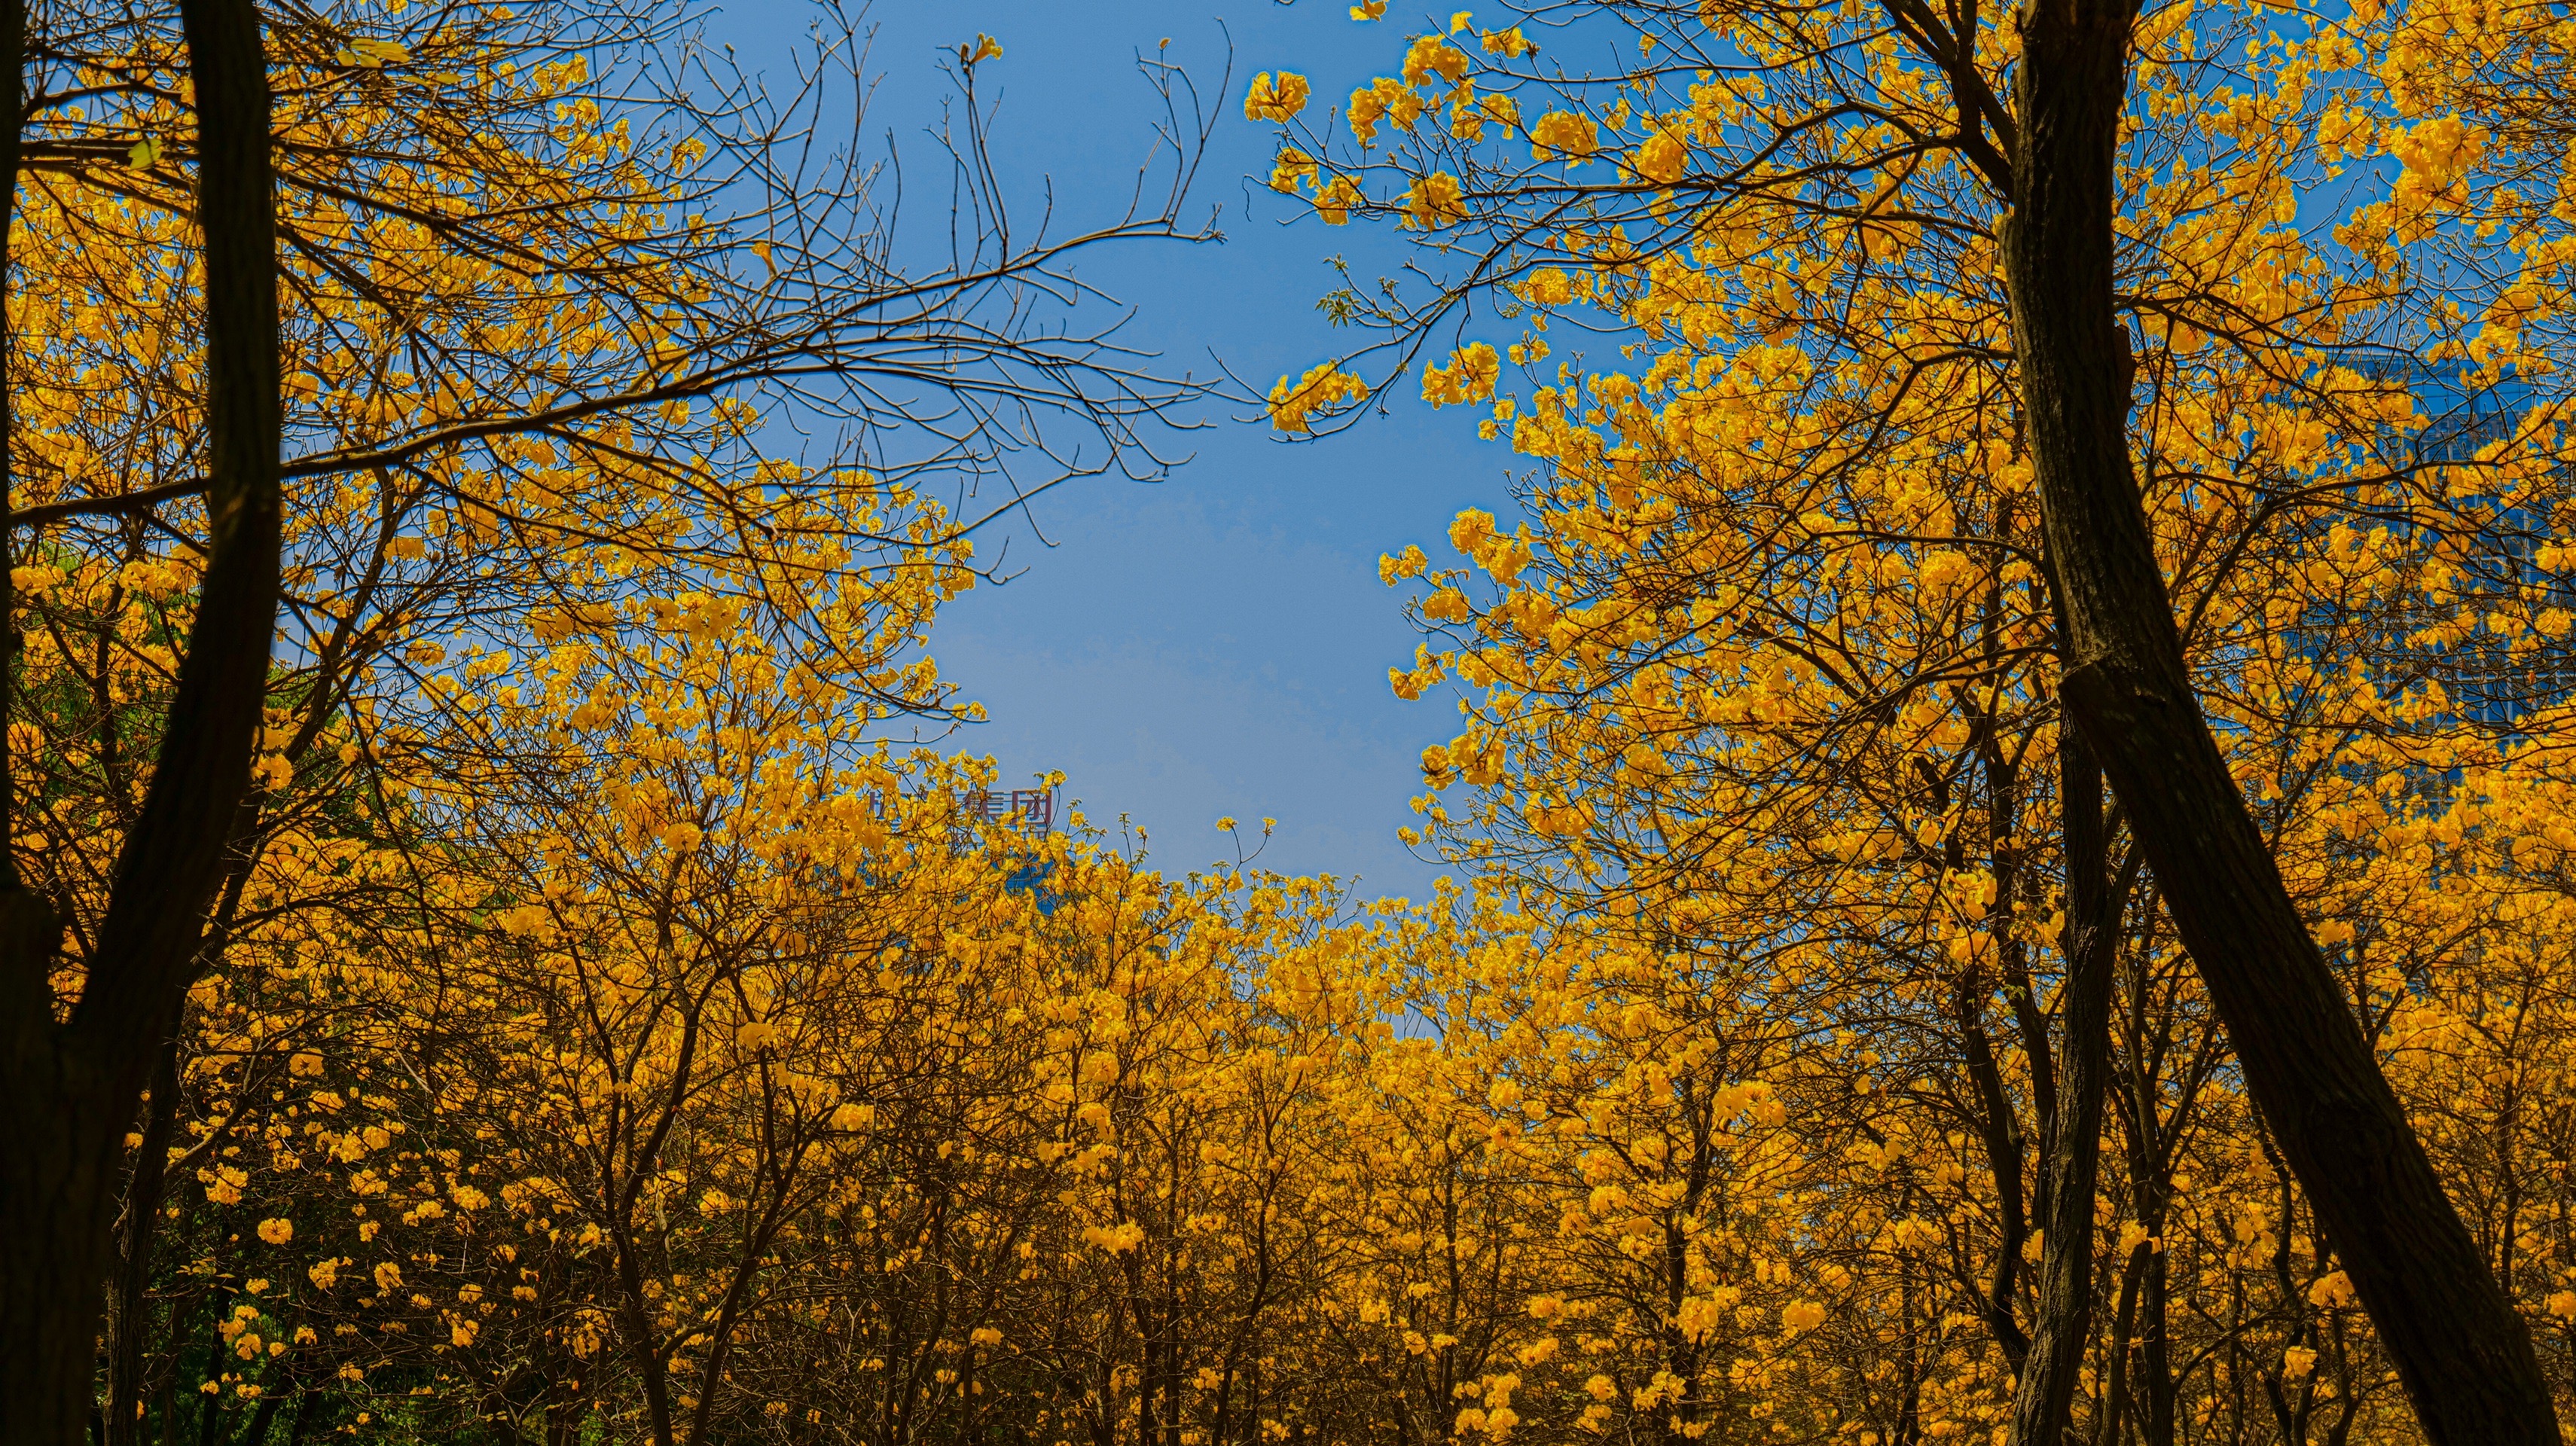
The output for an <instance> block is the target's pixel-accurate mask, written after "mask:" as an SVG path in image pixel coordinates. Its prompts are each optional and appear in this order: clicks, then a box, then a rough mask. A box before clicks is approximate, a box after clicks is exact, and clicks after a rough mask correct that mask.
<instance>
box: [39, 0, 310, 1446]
mask: <svg viewBox="0 0 2576 1446" xmlns="http://www.w3.org/2000/svg"><path fill="white" fill-rule="evenodd" d="M179 14H180V23H181V28H182V30H183V32H184V34H185V37H186V40H187V45H188V69H189V79H190V83H191V86H192V88H193V90H194V92H195V107H196V117H197V132H196V137H195V160H196V170H197V175H196V180H197V217H196V219H197V225H198V229H199V232H200V233H201V235H202V237H203V242H204V247H205V252H204V261H205V265H204V271H203V276H204V287H205V308H206V356H205V373H206V377H207V398H206V432H207V442H206V477H207V483H208V485H207V491H206V521H207V529H206V530H207V537H206V554H205V555H206V568H205V573H204V575H203V579H202V583H201V586H200V589H199V595H198V605H197V616H196V621H195V623H194V625H193V626H192V627H191V629H190V631H189V637H188V647H187V653H186V656H185V657H184V658H182V659H181V661H180V664H179V677H178V684H177V687H176V688H175V689H174V691H173V693H172V695H171V703H170V711H169V716H168V719H167V721H166V723H165V725H164V728H163V735H162V744H161V750H160V755H159V757H158V758H157V759H156V760H155V763H154V770H153V775H152V783H151V786H150V788H149V789H148V790H146V792H145V794H144V798H143V807H142V809H141V810H140V811H139V812H138V813H137V815H136V818H135V822H134V826H133V829H132V831H131V832H129V833H128V834H127V835H126V839H125V843H124V846H123V848H122V850H121V851H120V853H119V855H118V857H117V861H116V871H115V875H114V880H113V882H112V884H111V886H110V889H109V893H108V901H107V909H106V914H105V917H104V918H102V919H101V921H100V923H99V928H98V933H97V938H96V944H95V946H94V948H93V950H92V952H91V954H90V958H89V961H88V963H89V969H88V975H87V977H86V979H85V980H84V981H83V982H82V986H81V994H80V999H79V1002H78V1003H77V1004H75V1005H74V1006H73V1007H72V1010H71V1017H70V1019H69V1020H68V1021H62V1022H58V1020H57V1010H56V1003H55V997H54V989H53V982H52V978H51V970H52V966H53V961H54V956H55V950H56V947H57V943H58V939H59V933H60V931H59V926H58V924H57V921H56V918H55V916H54V913H53V910H52V908H51V907H50V905H49V904H48V903H47V901H45V900H44V899H41V898H39V897H37V896H36V895H35V894H34V893H32V892H30V891H28V890H26V889H25V888H23V887H19V886H17V885H16V882H15V880H14V878H11V879H9V880H6V883H7V885H8V886H7V887H0V1090H5V1091H6V1092H7V1100H8V1107H7V1108H6V1109H5V1110H0V1441H8V1442H12V1443H16V1442H26V1443H28V1446H76V1443H79V1442H80V1441H81V1440H82V1438H83V1436H84V1435H85V1434H86V1433H87V1431H88V1430H89V1421H90V1392H91V1386H92V1373H93V1370H94V1367H95V1364H96V1343H97V1327H98V1317H99V1306H100V1302H101V1296H102V1286H103V1285H104V1282H105V1280H106V1276H107V1266H108V1258H109V1255H110V1251H109V1248H108V1244H109V1240H108V1238H109V1233H110V1230H111V1227H112V1225H113V1219H112V1216H113V1212H114V1208H115V1203H116V1189H117V1183H118V1181H117V1175H118V1170H117V1165H118V1163H119V1161H120V1160H121V1159H122V1156H123V1149H124V1137H125V1131H126V1128H127V1126H128V1125H129V1124H130V1123H131V1122H132V1120H133V1118H134V1113H135V1108H136V1105H137V1101H138V1100H139V1098H140V1097H141V1095H142V1093H143V1086H144V1082H145V1080H146V1079H147V1078H148V1077H149V1075H150V1074H151V1071H152V1066H153V1061H154V1059H155V1057H156V1055H157V1054H158V1051H159V1047H160V1045H161V1044H162V1042H163V1041H164V1040H165V1038H166V1037H167V1034H168V1031H169V1030H170V1029H171V1028H173V1027H174V1025H175V1023H176V1020H177V1017H178V1010H179V1003H180V1000H181V998H182V997H183V996H184V994H185V993H186V990H187V987H188V982H189V976H190V974H191V972H192V971H193V968H194V965H195V961H196V957H197V945H198V940H199V936H200V934H201V932H202V930H203V928H204V923H205V914H206V906H207V904H208V902H209V901H210V899H211V897H212V895H213V893H214V888H215V883H216V881H217V879H218V877H219V876H220V874H221V870H222V863H223V855H224V848H225V844H226V841H227V839H228V838H229V836H230V831H231V825H232V820H233V815H234V809H235V808H236V806H237V805H238V804H239V803H240V800H241V797H242V794H243V792H244V790H245V788H246V786H247V785H248V782H249V778H250V763H251V752H252V744H253V742H254V738H255V733H256V729H257V727H258V724H259V720H260V713H261V707H262V704H263V702H264V701H265V693H266V688H267V680H268V656H269V643H270V640H271V637H272V634H273V633H274V630H275V628H276V620H277V587H278V536H279V528H278V522H279V518H278V509H279V504H278V446H279V433H280V427H279V397H278V348H279V330H278V311H277V241H276V216H275V209H274V208H275V201H274V186H273V183H272V179H271V170H270V160H269V93H268V74H267V64H266V59H265V56H264V53H263V48H262V45H261V40H260V22H259V11H258V8H257V5H256V3H255V0H181V3H180V6H179ZM23 35H24V8H23V4H22V3H19V0H10V3H9V5H8V7H7V10H6V12H5V13H4V14H0V46H9V47H10V48H12V49H13V50H15V51H16V53H15V54H12V55H9V56H7V57H6V60H8V61H9V62H11V63H12V64H13V69H12V70H11V74H10V83H11V84H12V85H13V86H15V85H16V84H17V82H18V74H19V71H18V70H17V69H16V68H14V67H15V66H21V65H23V60H24V54H23V49H24V47H23ZM13 42H15V44H13ZM12 123H13V124H14V121H13V122H12ZM0 152H5V153H0V161H5V162H9V163H11V169H12V170H13V172H14V159H15V152H16V138H15V135H14V133H13V134H12V135H11V136H10V138H9V140H8V142H7V143H6V145H5V147H0ZM6 179H7V180H9V181H10V182H12V183H14V180H15V176H14V174H12V175H10V176H9V177H7V178H6ZM13 189H14V184H13ZM4 235H5V232H0V236H4ZM0 631H5V628H0ZM0 721H5V720H0ZM4 732H5V730H0V733H4ZM8 802H9V800H6V799H0V806H5V805H6V804H7V803H8ZM0 824H5V820H0ZM4 847H5V834H0V848H4ZM13 872H14V871H13Z"/></svg>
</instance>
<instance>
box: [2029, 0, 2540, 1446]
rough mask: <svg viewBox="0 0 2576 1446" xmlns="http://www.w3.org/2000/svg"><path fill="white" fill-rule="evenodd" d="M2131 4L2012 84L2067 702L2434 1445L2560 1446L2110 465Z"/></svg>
mask: <svg viewBox="0 0 2576 1446" xmlns="http://www.w3.org/2000/svg"><path fill="white" fill-rule="evenodd" d="M2132 18H2133V11H2132V8H2131V5H2130V4H2129V0H2038V3H2036V4H2034V5H2032V6H2031V7H2030V8H2029V9H2028V10H2027V11H2025V12H2024V16H2023V19H2022V21H2021V27H2022V60H2021V64H2020V65H2019V67H2018V68H2017V69H2016V70H2015V72H2014V98H2015V102H2016V104H2015V110H2016V111H2017V112H2018V117H2017V122H2018V129H2019V137H2018V140H2017V143H2016V145H2015V147H2014V154H2013V169H2012V179H2013V201H2014V209H2013V213H2012V216H2011V218H2010V220H2009V221H2008V222H2007V223H2006V224H2005V226H2004V228H2003V242H2004V274H2005V278H2006V284H2007V286H2008V288H2009V290H2010V294H2011V303H2012V327H2013V345H2014V350H2015V354H2016V358H2017V361H2018V364H2019V367H2020V372H2021V387H2022V398H2023V410H2024V414H2025V420H2026V422H2027V425H2028V426H2029V429H2030V432H2029V435H2030V442H2031V460H2032V464H2033V471H2034V473H2035V475H2036V480H2037V483H2038V490H2039V496H2040V501H2041V504H2042V509H2043V511H2044V513H2045V517H2046V523H2047V537H2048V550H2049V552H2050V554H2051V556H2052V558H2053V559H2054V561H2055V563H2056V568H2057V572H2058V579H2059V583H2060V587H2061V596H2060V604H2061V607H2062V608H2063V619H2062V621H2063V623H2064V625H2065V628H2066V635H2067V642H2068V653H2069V655H2070V656H2069V662H2070V663H2071V664H2072V665H2073V666H2071V667H2070V668H2069V670H2068V672H2067V675H2066V678H2065V682H2064V685H2063V688H2064V696H2065V701H2066V704H2067V708H2068V711H2069V712H2070V713H2071V714H2072V715H2073V716H2074V718H2075V721H2076V723H2077V725H2078V726H2079V727H2081V728H2082V730H2083V732H2084V736H2085V738H2086V740H2087V741H2088V742H2090V743H2091V744H2092V746H2093V751H2094V753H2095V755H2096V756H2097V757H2098V758H2100V760H2101V763H2102V769H2103V771H2104V772H2105V773H2106V774H2108V775H2109V777H2110V779H2111V784H2112V787H2113V788H2114V789H2115V790H2116V792H2117V793H2118V795H2119V799H2120V802H2121V805H2122V807H2123V808H2124V809H2125V810H2126V811H2127V816H2128V820H2129V825H2130V828H2131V829H2132V831H2133V832H2134V834H2135V836H2136V838H2137V840H2138V844H2139V846H2140V847H2141V848H2142V849H2143V850H2144V851H2145V854H2146V858H2147V862H2148V863H2149V864H2150V865H2151V866H2152V867H2153V868H2154V870H2155V874H2156V881H2157V884H2158V886H2159V887H2160V888H2161V889H2162V890H2163V892H2164V896H2165V900H2166V907H2167V908H2168V909H2169V910H2170V911H2171V912H2172V915H2173V919H2174V925H2175V928H2176V929H2177V930H2178V931H2179V932H2180V934H2181V936H2182V940H2183V944H2184V946H2185V947H2186V948H2187V949H2189V950H2190V952H2191V957H2192V961H2193V963H2194V964H2195V965H2196V966H2197V967H2198V969H2199V971H2200V975H2201V978H2202V980H2203V981H2204V982H2205V983H2206V984H2207V986H2208V989H2209V995H2210V999H2211V1002H2212V1003H2213V1004H2214V1005H2215V1006H2216V1007H2217V1010H2218V1013H2219V1017H2220V1019H2221V1020H2222V1021H2223V1022H2224V1023H2225V1024H2226V1027H2227V1033H2228V1039H2229V1042H2230V1043H2231V1044H2232V1045H2233V1046H2234V1047H2235V1052H2236V1057H2237V1059H2238V1061H2239V1062H2240V1063H2241V1064H2242V1066H2243V1068H2244V1071H2245V1078H2246V1083H2247V1085H2248V1086H2249V1088H2250V1090H2251V1093H2252V1094H2253V1096H2254V1099H2255V1101H2256V1102H2257V1103H2258V1104H2259V1105H2260V1107H2261V1108H2262V1111H2263V1114H2264V1116H2265V1118H2267V1119H2269V1120H2270V1121H2271V1122H2272V1124H2273V1126H2274V1128H2275V1129H2276V1131H2277V1132H2278V1135H2279V1139H2280V1144H2281V1149H2282V1153H2283V1154H2284V1155H2286V1156H2287V1157H2288V1159H2289V1161H2290V1166H2291V1168H2292V1169H2293V1170H2294V1171H2296V1172H2297V1174H2298V1178H2299V1183H2300V1184H2301V1185H2302V1186H2303V1187H2304V1188H2305V1189H2306V1190H2307V1192H2308V1197H2309V1199H2310V1200H2311V1201H2312V1202H2313V1203H2314V1208H2315V1210H2316V1214H2317V1219H2318V1222H2319V1224H2320V1225H2321V1226H2323V1228H2324V1233H2325V1235H2326V1237H2327V1238H2328V1239H2329V1240H2331V1241H2332V1242H2333V1244H2334V1247H2335V1249H2336V1251H2337V1252H2338V1253H2339V1254H2340V1255H2341V1256H2342V1257H2343V1259H2344V1262H2345V1265H2346V1268H2347V1269H2348V1271H2349V1272H2350V1274H2351V1277H2352V1282H2353V1288H2354V1290H2355V1292H2356V1293H2357V1294H2358V1295H2359V1296H2360V1297H2361V1301H2362V1304H2363V1305H2364V1306H2365V1307H2367V1308H2368V1310H2369V1312H2370V1316H2371V1320H2372V1322H2373V1324H2374V1325H2376V1326H2377V1327H2378V1330H2379V1335H2380V1339H2381V1340H2382V1341H2383V1342H2384V1343H2385V1344H2386V1346H2387V1349H2388V1353H2389V1356H2390V1358H2391V1359H2392V1360H2393V1361H2394V1362H2395V1363H2396V1365H2397V1369H2398V1373H2399V1376H2400V1377H2401V1379H2403V1380H2404V1382H2405V1384H2406V1389H2407V1392H2408V1394H2409V1395H2410V1396H2411V1397H2412V1399H2413V1402H2414V1406H2415V1413H2416V1416H2417V1418H2418V1419H2419V1420H2421V1421H2422V1423H2423V1425H2424V1430H2425V1434H2426V1435H2427V1437H2428V1438H2429V1439H2430V1440H2431V1441H2432V1442H2433V1443H2434V1446H2506V1443H2530V1446H2544V1443H2545V1446H2556V1443H2557V1442H2558V1440H2559V1435H2558V1428H2557V1423H2556V1420H2555V1418H2554V1417H2553V1415H2552V1412H2551V1409H2550V1401H2549V1395H2548V1391H2547V1389H2546V1388H2545V1386H2544V1385H2543V1384H2542V1381H2541V1377H2540V1370H2539V1365H2538V1362H2537V1360H2536V1359H2535V1358H2534V1356H2533V1354H2532V1349H2531V1339H2530V1335H2529V1333H2528V1332H2527V1331H2526V1330H2525V1329H2524V1326H2523V1323H2522V1320H2521V1318H2520V1317H2519V1316H2517V1315H2516V1314H2515V1313H2514V1310H2513V1307H2512V1305H2511V1303H2510V1302H2509V1301H2507V1300H2506V1298H2505V1295H2504V1292H2503V1291H2502V1290H2501V1289H2500V1288H2498V1286H2497V1284H2496V1282H2495V1278H2494V1277H2493V1276H2492V1275H2490V1274H2489V1273H2488V1271H2487V1267H2486V1262H2485V1261H2484V1260H2483V1259H2482V1258H2481V1257H2480V1255H2479V1253H2478V1251H2477V1248H2476V1246H2475V1244H2474V1243H2473V1242H2472V1241H2471V1240H2470V1238H2469V1233H2468V1231H2467V1229H2466V1228H2465V1227H2464V1226H2462V1224H2461V1223H2460V1218H2459V1215H2458V1213H2457V1212H2456V1211H2455V1210H2453V1208H2452V1206H2451V1203H2450V1201H2449V1199H2448V1198H2447V1197H2446V1196H2445V1195H2444V1194H2443V1192H2442V1186H2441V1181H2440V1180H2439V1179H2438V1178H2436V1177H2435V1175H2434V1173H2433V1167H2432V1163H2431V1161H2429V1160H2428V1159H2427V1158H2426V1157H2425V1154H2424V1150H2423V1147H2422V1145H2421V1144H2420V1143H2419V1142H2418V1141H2417V1140H2416V1138H2415V1135H2414V1132H2413V1130H2412V1129H2411V1128H2410V1127H2409V1126H2408V1124H2407V1122H2406V1117H2405V1114H2404V1112H2403V1111H2402V1110H2401V1109H2400V1108H2399V1106H2398V1103H2397V1097H2396V1095H2395V1094H2394V1092H2392V1091H2391V1090H2390V1089H2389V1087H2388V1082H2387V1080H2386V1079H2385V1078H2384V1077H2383V1076H2382V1075H2381V1074H2380V1072H2379V1067H2378V1063H2377V1061H2376V1060H2375V1059H2374V1058H2373V1057H2372V1054H2371V1048H2370V1043H2369V1041H2368V1040H2367V1039H2365V1038H2364V1037H2363V1035H2362V1033H2361V1029H2360V1027H2359V1025H2358V1024H2357V1023H2356V1022H2355V1021H2354V1018H2353V1014H2352V1008H2351V1006H2350V1004H2349V1003H2348V1002H2347V1001H2346V1000H2345V998H2344V995H2343V990H2342V988H2341V986H2340V985H2339V984H2337V982H2336V981H2335V978H2334V976H2333V974H2332V973H2331V972H2329V970H2328V969H2327V966H2326V962H2325V957H2324V955H2323V954H2321V953H2320V952H2319V951H2318V949H2317V946H2316V944H2315V942H2314V941H2313V940H2311V939H2310V938H2309V936H2308V932H2307V929H2306V927H2305V926H2304V925H2303V924H2302V923H2301V922H2300V920H2299V916H2298V913H2297V910H2296V909H2295V908H2294V907H2293V906H2292V904H2291V902H2290V898H2289V894H2288V891H2287V890H2286V889H2284V888H2283V887H2282V884H2281V878H2280V874H2279V872H2278V870H2277V869H2276V868H2275V867H2274V865H2273V862H2272V858H2271V854H2270V852H2269V851H2268V850H2267V849H2266V848H2265V846H2264V843H2263V839H2262V836H2261V835H2260V833H2258V832H2257V830H2256V829H2255V826H2254V820H2253V817H2252V815H2251V814H2250V813H2248V812H2247V810H2246V807H2245V801H2244V798H2243V795H2242V794H2241V793H2240V792H2239V791H2238V790H2237V787H2236V784H2235V780H2234V779H2233V778H2232V777H2231V776H2230V775H2229V773H2228V771H2227V766H2226V763H2225V761H2224V760H2223V759H2222V758H2221V757H2220V755H2219V752H2218V746H2217V743H2216V740H2215V739H2214V738H2213V737H2212V736H2211V734H2210V731H2209V726H2208V723H2207V721H2206V720H2205V719H2204V718H2203V717H2202V716H2201V712H2200V708H2199V705H2198V702H2197V700H2196V699H2195V698H2194V697H2193V695H2192V690H2191V684H2190V679H2189V676H2188V675H2187V673H2186V672H2185V669H2184V665H2183V656H2182V640H2181V635H2180V633H2179V631H2178V630H2177V629H2176V627H2175V626H2174V619H2173V611H2172V607H2171V604H2170V601H2169V600H2168V599H2167V597H2166V595H2165V590H2164V584H2163V579H2162V577H2161V575H2160V574H2159V572H2158V570H2157V565H2156V557H2155V550H2154V547H2153V544H2152V542H2151V540H2150V538H2149V535H2148V532H2147V525H2146V513H2145V509H2144V507H2143V506H2142V505H2141V502H2140V498H2139V493H2138V486H2137V479H2136V476H2135V474H2134V473H2133V472H2132V470H2131V467H2130V460H2129V448H2128V437H2127V422H2128V412H2129V386H2130V381H2131V371H2132V366H2131V363H2130V359H2129V354H2128V347H2127V342H2126V335H2125V333H2124V332H2123V331H2122V329H2121V327H2120V324H2119V320H2118V318H2117V315H2116V313H2115V311H2114V309H2113V303H2112V256H2113V252H2112V246H2113V243H2112V231H2111V218H2112V211H2113V204H2114V196H2113V190H2112V161H2113V155H2114V149H2115V146H2116V144H2117V141H2118V136H2119V129H2120V117H2121V113H2122V109H2123V104H2124V87H2125V83H2126V66H2127V61H2128V51H2129V30H2130V23H2131V20H2132Z"/></svg>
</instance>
